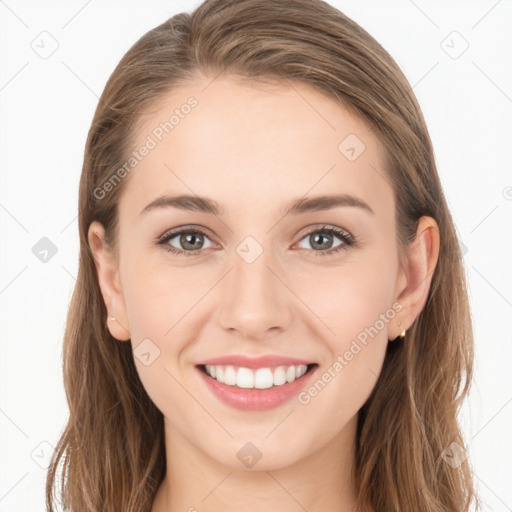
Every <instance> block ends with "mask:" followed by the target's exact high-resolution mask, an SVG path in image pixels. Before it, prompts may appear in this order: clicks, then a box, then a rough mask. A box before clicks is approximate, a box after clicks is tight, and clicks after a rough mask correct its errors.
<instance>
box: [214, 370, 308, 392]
mask: <svg viewBox="0 0 512 512" xmlns="http://www.w3.org/2000/svg"><path fill="white" fill-rule="evenodd" d="M205 367H206V373H207V374H208V375H209V376H210V377H212V378H214V379H216V380H218V381H219V382H222V383H223V384H227V385H228V386H237V387H239V388H245V389H267V388H271V387H272V386H282V385H283V384H286V383H287V382H293V381H294V380H295V379H298V378H299V377H302V376H303V375H304V374H305V373H306V371H307V369H308V367H307V365H305V364H301V365H292V366H278V367H277V368H274V369H272V368H258V369H257V370H252V369H250V368H243V367H240V368H237V367H235V366H230V365H209V364H207V365H206V366H205Z"/></svg>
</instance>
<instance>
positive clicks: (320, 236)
mask: <svg viewBox="0 0 512 512" xmlns="http://www.w3.org/2000/svg"><path fill="white" fill-rule="evenodd" d="M329 237H330V236H327V235H321V234H315V235H313V244H312V246H313V247H315V246H316V248H318V249H325V247H321V245H322V244H321V243H318V242H317V240H318V239H319V238H320V239H322V238H329Z"/></svg>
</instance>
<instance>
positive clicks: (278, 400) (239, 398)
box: [197, 365, 318, 411]
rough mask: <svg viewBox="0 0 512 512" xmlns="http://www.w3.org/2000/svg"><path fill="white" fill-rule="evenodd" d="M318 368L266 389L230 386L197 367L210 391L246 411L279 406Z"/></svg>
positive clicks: (304, 383)
mask: <svg viewBox="0 0 512 512" xmlns="http://www.w3.org/2000/svg"><path fill="white" fill-rule="evenodd" d="M317 368H318V365H315V366H314V367H313V368H311V370H309V371H308V372H306V373H305V374H304V375H303V376H302V377H299V378H298V379H295V380H294V381H293V382H287V383H286V384H283V385H281V386H272V387H271V388H266V389H244V388H239V387H237V386H228V385H227V384H222V382H219V381H218V380H216V379H214V378H212V377H210V376H209V375H207V374H206V373H205V372H204V371H203V370H201V369H200V368H197V370H198V371H199V373H200V374H201V376H202V378H203V380H204V382H205V383H206V385H207V386H208V388H209V389H210V391H212V393H213V394H214V395H215V396H216V397H217V398H218V399H219V400H221V401H222V402H224V403H225V404H227V405H229V406H231V407H236V408H237V409H242V410H245V411H266V410H268V409H273V408H275V407H278V406H280V405H281V404H284V403H285V402H288V400H290V399H291V398H293V397H294V396H297V395H298V394H299V393H300V391H301V390H302V389H303V388H304V387H305V386H306V384H307V383H308V381H309V380H310V377H311V375H312V374H313V373H315V370H316V369H317Z"/></svg>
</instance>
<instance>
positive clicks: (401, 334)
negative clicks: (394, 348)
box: [398, 320, 406, 340]
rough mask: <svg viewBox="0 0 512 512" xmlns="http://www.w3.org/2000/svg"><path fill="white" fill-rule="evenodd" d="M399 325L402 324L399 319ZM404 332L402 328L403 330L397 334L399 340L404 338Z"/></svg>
mask: <svg viewBox="0 0 512 512" xmlns="http://www.w3.org/2000/svg"><path fill="white" fill-rule="evenodd" d="M401 325H402V324H401V323H400V320H399V321H398V327H400V326H401ZM405 332H406V331H405V330H404V331H402V332H401V333H400V334H399V335H398V337H399V338H400V339H401V340H403V339H404V338H405Z"/></svg>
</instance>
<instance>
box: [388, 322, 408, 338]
mask: <svg viewBox="0 0 512 512" xmlns="http://www.w3.org/2000/svg"><path fill="white" fill-rule="evenodd" d="M401 325H402V324H401V323H400V320H398V327H400V326H401ZM405 333H406V331H402V332H401V333H400V334H399V335H398V336H397V337H396V338H395V339H394V340H389V342H390V343H392V342H393V341H395V340H397V339H401V340H403V339H404V338H405Z"/></svg>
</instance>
